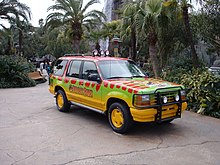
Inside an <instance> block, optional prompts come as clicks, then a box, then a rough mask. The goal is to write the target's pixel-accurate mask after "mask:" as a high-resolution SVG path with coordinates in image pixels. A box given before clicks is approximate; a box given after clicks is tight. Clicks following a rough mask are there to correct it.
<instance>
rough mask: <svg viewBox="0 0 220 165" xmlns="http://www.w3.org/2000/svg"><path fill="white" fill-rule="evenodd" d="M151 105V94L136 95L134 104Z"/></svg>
mask: <svg viewBox="0 0 220 165" xmlns="http://www.w3.org/2000/svg"><path fill="white" fill-rule="evenodd" d="M149 105H150V95H135V96H134V106H137V107H144V106H149Z"/></svg>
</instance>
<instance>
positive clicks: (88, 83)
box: [49, 55, 187, 133]
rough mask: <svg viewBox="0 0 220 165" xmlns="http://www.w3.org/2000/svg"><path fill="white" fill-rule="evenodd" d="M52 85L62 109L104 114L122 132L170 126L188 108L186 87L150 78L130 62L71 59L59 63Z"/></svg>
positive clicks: (116, 130)
mask: <svg viewBox="0 0 220 165" xmlns="http://www.w3.org/2000/svg"><path fill="white" fill-rule="evenodd" d="M49 82H50V84H49V91H50V92H51V93H52V94H53V95H55V98H56V105H57V108H58V110H59V111H62V112H66V111H68V110H69V109H70V106H71V105H77V106H81V107H83V108H87V109H90V110H92V111H96V112H99V113H102V114H106V115H107V116H108V120H109V123H110V126H111V128H112V129H113V130H114V131H115V132H118V133H125V132H126V131H128V129H129V128H130V127H131V126H132V124H133V122H134V121H137V122H157V123H162V122H171V121H172V120H173V119H175V118H180V117H181V113H182V111H184V110H185V109H186V107H187V103H186V92H185V90H184V87H183V86H181V85H178V84H174V83H170V82H167V81H163V80H158V79H153V78H148V77H147V75H146V74H145V73H144V72H143V71H142V69H141V68H139V67H138V66H137V65H136V64H135V63H134V62H133V61H132V60H130V59H127V58H114V57H97V56H83V55H81V56H74V55H72V56H71V55H67V56H64V57H61V58H59V59H58V60H57V61H56V63H55V65H54V66H53V69H52V73H51V75H50V81H49Z"/></svg>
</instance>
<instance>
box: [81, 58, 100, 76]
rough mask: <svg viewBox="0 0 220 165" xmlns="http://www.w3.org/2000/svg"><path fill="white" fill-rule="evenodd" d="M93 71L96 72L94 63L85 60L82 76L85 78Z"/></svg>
mask: <svg viewBox="0 0 220 165" xmlns="http://www.w3.org/2000/svg"><path fill="white" fill-rule="evenodd" d="M94 73H98V71H97V68H96V65H95V63H94V62H91V61H85V62H84V65H83V73H82V78H83V79H86V80H87V79H88V76H89V75H91V74H94Z"/></svg>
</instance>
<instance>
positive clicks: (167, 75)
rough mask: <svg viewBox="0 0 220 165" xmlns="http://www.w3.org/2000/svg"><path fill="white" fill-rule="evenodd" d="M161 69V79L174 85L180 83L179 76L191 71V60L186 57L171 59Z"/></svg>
mask: <svg viewBox="0 0 220 165" xmlns="http://www.w3.org/2000/svg"><path fill="white" fill-rule="evenodd" d="M168 63H169V65H168V66H167V67H166V68H164V69H163V73H162V78H163V79H165V80H167V81H170V82H175V83H180V82H181V76H182V75H183V74H185V73H188V72H189V71H191V70H192V68H193V67H192V60H191V59H190V58H188V57H186V56H182V57H179V58H178V57H177V58H172V59H171V60H169V62H168Z"/></svg>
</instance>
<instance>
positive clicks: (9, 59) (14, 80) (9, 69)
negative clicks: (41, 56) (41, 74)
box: [0, 56, 36, 88]
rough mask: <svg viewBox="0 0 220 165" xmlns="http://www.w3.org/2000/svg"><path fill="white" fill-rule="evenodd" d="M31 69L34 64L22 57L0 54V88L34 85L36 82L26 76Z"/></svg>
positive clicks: (32, 69)
mask: <svg viewBox="0 0 220 165" xmlns="http://www.w3.org/2000/svg"><path fill="white" fill-rule="evenodd" d="M32 71H34V66H33V65H32V64H31V63H28V62H27V60H26V59H24V58H22V57H17V56H0V88H15V87H31V86H35V85H36V83H35V82H34V81H33V80H31V79H30V78H28V76H27V73H28V72H32Z"/></svg>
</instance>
